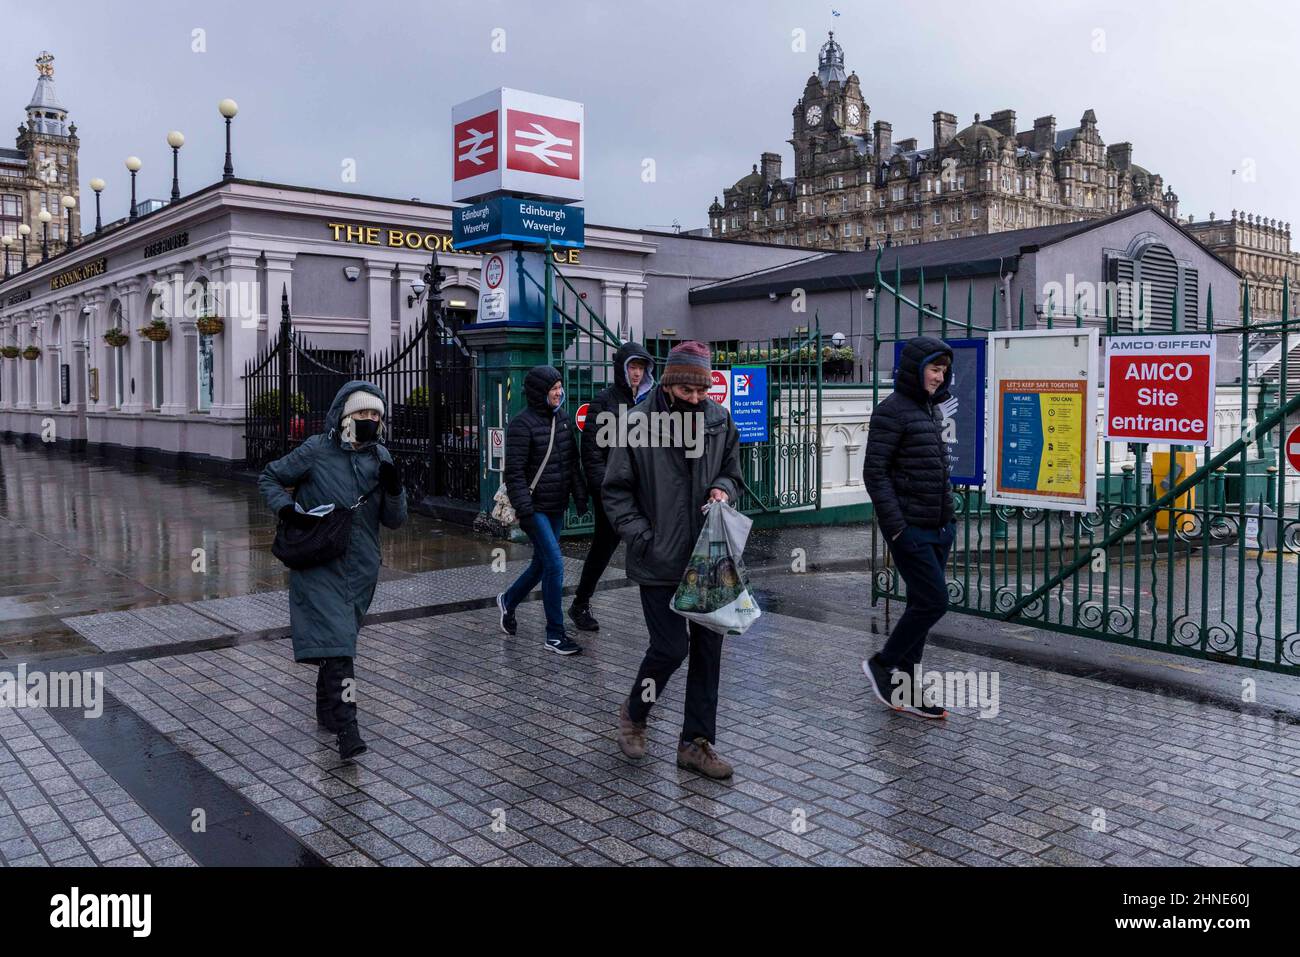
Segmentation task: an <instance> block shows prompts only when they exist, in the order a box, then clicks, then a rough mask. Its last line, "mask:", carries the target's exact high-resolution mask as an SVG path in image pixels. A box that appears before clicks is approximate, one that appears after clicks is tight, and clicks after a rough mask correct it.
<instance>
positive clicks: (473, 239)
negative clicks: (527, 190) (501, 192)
mask: <svg viewBox="0 0 1300 957" xmlns="http://www.w3.org/2000/svg"><path fill="white" fill-rule="evenodd" d="M585 218H586V214H585V212H584V210H583V208H582V207H581V206H563V205H560V204H559V203H543V202H541V201H540V200H536V199H520V198H519V197H517V196H496V197H493V198H492V199H487V200H483V201H482V202H479V203H473V204H471V205H469V206H462V207H460V208H459V209H454V210H452V214H451V244H452V246H453V247H455V248H456V249H477V248H480V247H484V246H489V245H494V244H501V243H510V242H521V243H538V244H544V243H546V242H547V241H548V240H549V241H550V243H551V245H552V246H573V247H577V248H581V247H582V245H583V242H584V235H585V225H586V223H585Z"/></svg>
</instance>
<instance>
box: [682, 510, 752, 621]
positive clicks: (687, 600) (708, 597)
mask: <svg viewBox="0 0 1300 957" xmlns="http://www.w3.org/2000/svg"><path fill="white" fill-rule="evenodd" d="M753 524H754V522H753V520H752V519H750V518H749V517H748V516H746V515H744V514H742V513H741V512H738V511H736V510H735V509H734V508H732V507H731V506H730V505H728V504H727V503H726V502H711V503H710V504H709V507H708V510H707V511H706V513H705V516H704V528H703V529H701V530H700V537H699V538H697V539H696V540H695V548H694V549H692V551H691V559H690V561H689V562H688V563H687V565H686V572H685V574H683V575H682V581H681V584H680V585H678V586H677V591H676V592H675V593H674V594H673V600H672V602H671V603H670V604H669V607H670V608H671V609H672V610H673V611H675V612H677V614H679V615H681V616H682V617H683V618H688V619H690V620H691V621H694V622H698V623H699V624H701V625H703V626H704V627H705V628H708V629H709V630H710V631H716V632H717V633H718V634H720V635H743V634H744V633H745V632H746V631H747V630H748V629H749V626H750V625H752V624H753V623H754V622H756V621H757V620H758V618H759V616H760V615H761V614H762V612H761V611H760V610H759V607H758V603H757V602H756V601H754V594H753V592H752V591H751V590H750V587H749V575H748V574H747V573H746V572H745V563H744V562H743V561H741V558H740V556H741V554H742V553H743V552H744V550H745V542H746V541H747V540H748V539H749V530H750V527H751V526H752V525H753Z"/></svg>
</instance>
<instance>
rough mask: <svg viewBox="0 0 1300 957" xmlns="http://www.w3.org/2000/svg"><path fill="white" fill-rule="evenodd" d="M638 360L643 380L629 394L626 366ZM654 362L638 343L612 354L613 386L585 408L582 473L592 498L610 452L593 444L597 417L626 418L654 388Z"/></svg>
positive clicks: (598, 418)
mask: <svg viewBox="0 0 1300 957" xmlns="http://www.w3.org/2000/svg"><path fill="white" fill-rule="evenodd" d="M636 359H640V360H642V361H643V362H645V364H646V374H645V378H643V379H642V380H641V385H640V387H639V388H638V389H637V392H636V395H633V394H632V386H630V385H629V384H628V381H627V365H628V363H629V362H632V361H633V360H636ZM654 368H655V360H654V357H653V356H651V355H650V353H649V352H647V351H646V350H645V347H644V346H642V345H641V344H640V343H639V342H625V343H623V344H622V345H621V346H619V347H618V350H617V351H616V352H615V353H614V384H613V385H611V386H609V387H608V388H605V389H602V390H601V391H600V392H599V393H598V394H597V395H596V398H594V399H592V400H591V402H589V403H588V404H587V421H586V424H585V425H584V426H583V431H582V472H583V475H584V476H586V479H587V488H589V489H591V491H592V492H593V493H594V494H597V495H599V494H600V486H601V484H602V483H603V482H604V481H605V466H606V465H607V464H608V463H609V449H608V448H604V447H602V446H601V445H600V443H598V442H597V441H596V436H597V435H598V434H599V432H600V414H601V413H602V412H610V413H612V414H614V415H615V416H618V415H626V414H627V410H628V409H630V408H631V407H632V406H634V405H636V404H637V403H638V402H640V401H641V400H642V399H644V398H645V397H646V396H647V395H649V394H650V390H651V389H653V388H654V384H655V377H654Z"/></svg>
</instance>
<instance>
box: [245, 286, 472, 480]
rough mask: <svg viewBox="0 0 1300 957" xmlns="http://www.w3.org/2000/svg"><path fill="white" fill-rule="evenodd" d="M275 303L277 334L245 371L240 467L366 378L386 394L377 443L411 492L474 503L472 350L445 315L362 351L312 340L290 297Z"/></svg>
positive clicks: (262, 456) (256, 463)
mask: <svg viewBox="0 0 1300 957" xmlns="http://www.w3.org/2000/svg"><path fill="white" fill-rule="evenodd" d="M282 309H283V310H284V315H283V316H282V319H281V325H280V335H279V336H278V337H277V338H276V340H275V342H274V343H272V344H271V345H269V346H267V347H266V349H265V350H264V351H263V352H262V353H261V354H259V355H258V356H256V357H255V358H254V360H253V361H251V362H250V363H249V364H248V366H247V368H246V371H245V374H244V395H245V407H246V413H245V462H246V465H247V467H249V468H252V469H260V468H262V467H264V466H265V465H266V464H267V463H268V462H270V461H272V460H274V459H276V458H278V457H280V456H282V455H284V454H285V453H286V452H288V451H290V450H291V449H293V448H295V447H296V446H298V445H299V444H301V443H302V442H303V441H304V440H305V439H306V438H307V437H308V436H310V435H313V434H315V433H318V432H320V431H322V430H323V429H324V425H325V416H326V414H327V413H328V410H329V406H330V403H331V402H332V401H333V398H334V396H335V395H336V394H337V392H338V390H339V388H340V387H341V386H342V385H343V384H344V383H345V382H348V381H350V380H352V379H363V380H365V381H367V382H373V383H374V384H375V385H377V386H378V387H379V388H380V389H381V390H382V391H383V392H384V394H385V396H386V397H387V399H388V415H387V420H386V422H385V436H384V443H385V445H386V446H387V448H388V451H389V453H390V454H391V455H392V456H393V459H394V461H395V462H397V463H398V465H399V466H400V468H401V470H402V476H403V484H404V485H405V487H406V489H407V492H408V494H409V495H410V496H413V497H416V498H423V497H425V496H433V497H446V498H448V499H451V500H458V501H464V502H466V503H474V504H477V502H478V498H479V484H478V472H479V451H478V429H477V413H476V404H475V379H476V377H475V374H474V367H473V353H472V352H470V350H468V349H466V348H464V346H463V344H462V343H461V342H460V341H459V339H458V338H457V336H456V333H455V330H454V329H452V328H450V327H449V325H448V324H447V322H446V321H445V320H439V321H437V322H435V323H432V324H431V323H430V321H429V319H428V318H427V317H426V318H424V319H423V320H422V321H421V322H420V323H418V324H417V325H415V326H413V327H412V328H410V329H408V330H406V331H405V332H404V333H402V334H401V335H400V336H399V338H398V340H397V342H396V343H394V345H393V346H392V347H390V348H388V349H384V350H381V351H380V352H378V353H377V354H375V355H373V356H367V355H366V354H365V353H364V352H361V351H355V350H324V349H319V348H316V347H315V346H314V345H313V343H312V342H311V340H310V339H308V338H307V337H306V336H305V335H304V334H303V333H302V332H301V331H299V330H295V329H293V328H292V322H291V320H290V319H289V317H288V314H287V303H286V304H285V305H284V306H283V307H282ZM282 390H284V391H285V393H286V395H287V396H288V398H287V399H285V398H282V396H281V391H282ZM286 405H287V407H288V414H287V416H286V415H284V414H283V411H284V408H285V406H286Z"/></svg>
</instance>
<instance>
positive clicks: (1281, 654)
mask: <svg viewBox="0 0 1300 957" xmlns="http://www.w3.org/2000/svg"><path fill="white" fill-rule="evenodd" d="M880 258H881V257H880V255H878V256H877V261H876V287H875V288H876V297H875V301H874V312H873V331H874V333H875V336H876V341H877V351H876V353H875V355H874V357H873V359H874V361H873V364H872V369H871V375H872V399H873V408H874V407H875V404H876V403H877V402H878V401H879V399H880V398H881V395H880V393H881V389H882V386H885V385H886V384H887V383H888V384H890V385H892V383H889V381H888V380H887V379H885V378H884V377H882V376H881V375H880V374H879V372H878V370H877V366H878V365H879V364H880V362H879V360H880V355H881V353H880V346H881V345H885V346H888V347H889V348H890V350H891V351H892V343H893V342H896V341H898V340H900V339H907V338H911V337H912V336H913V335H923V334H928V335H938V336H940V337H941V338H948V337H950V336H962V337H966V338H970V337H984V336H987V334H988V331H989V330H990V329H997V328H999V326H1000V324H999V318H998V296H997V294H996V293H995V295H994V297H993V302H992V305H991V307H990V314H989V324H988V325H987V326H982V325H980V324H979V323H977V322H976V319H975V315H974V307H973V298H974V296H973V283H972V284H971V285H970V286H969V287H968V290H967V296H966V309H965V317H964V319H954V318H951V317H950V316H949V312H948V293H949V289H948V282H947V279H946V277H945V279H944V282H943V306H942V308H941V309H940V310H934V309H931V308H927V307H926V306H924V305H923V303H924V299H925V296H924V291H923V290H924V284H925V277H924V274H923V273H921V274H919V275H918V278H917V288H918V293H917V297H916V300H913V299H910V298H908V297H907V296H905V295H903V294H902V293H901V292H900V289H901V287H902V282H901V275H900V273H899V271H898V270H897V269H895V272H894V276H893V282H892V283H891V282H889V281H887V280H886V278H885V277H884V276H883V275H882V274H881V271H880ZM884 295H889V296H891V297H892V299H893V323H892V330H891V329H890V328H889V327H888V325H885V326H883V327H882V324H881V310H882V299H883V297H884ZM1249 295H1250V293H1249V286H1248V285H1247V286H1246V288H1244V289H1243V290H1242V298H1241V322H1240V324H1239V325H1235V326H1229V327H1216V325H1215V319H1214V309H1213V295H1212V290H1211V295H1210V296H1208V297H1207V300H1206V313H1205V315H1204V316H1203V317H1200V319H1199V321H1197V320H1196V319H1195V318H1194V328H1198V329H1203V330H1204V331H1206V332H1207V333H1210V334H1213V335H1215V336H1216V337H1232V338H1233V339H1234V340H1236V341H1237V342H1239V344H1240V347H1241V349H1240V355H1241V360H1240V361H1241V366H1240V374H1239V380H1240V383H1239V386H1238V387H1237V388H1235V389H1234V391H1235V392H1236V393H1237V402H1238V406H1237V413H1238V415H1239V425H1238V424H1235V423H1234V424H1233V425H1232V427H1231V429H1230V431H1231V432H1232V437H1231V440H1230V441H1228V442H1227V443H1226V444H1225V445H1224V446H1223V447H1222V448H1220V449H1216V448H1215V447H1214V446H1210V447H1207V448H1206V449H1205V450H1204V452H1203V453H1201V455H1200V464H1199V465H1198V466H1197V467H1195V468H1193V469H1191V470H1190V474H1186V475H1185V476H1184V477H1181V478H1180V477H1179V475H1178V473H1177V471H1176V469H1175V468H1172V466H1174V465H1175V464H1176V461H1177V460H1176V459H1175V458H1174V457H1173V453H1175V452H1180V451H1186V450H1187V449H1186V447H1179V446H1171V447H1164V448H1165V449H1167V450H1166V451H1155V450H1154V449H1152V448H1151V447H1150V446H1148V445H1146V444H1135V445H1133V446H1132V450H1133V453H1134V458H1135V461H1134V462H1129V461H1120V462H1117V461H1116V455H1115V445H1116V444H1115V443H1111V442H1106V441H1102V443H1101V450H1100V456H1099V458H1100V461H1099V463H1098V466H1099V469H1098V474H1097V475H1096V482H1097V505H1096V508H1095V509H1094V510H1093V511H1092V512H1087V513H1077V512H1064V511H1053V510H1048V509H1042V508H1027V507H1010V506H1002V505H999V506H993V507H991V506H989V504H988V503H987V502H986V501H985V500H984V497H983V493H982V490H981V489H980V488H979V487H975V486H958V487H957V488H955V490H954V500H955V503H956V511H957V520H958V533H957V541H956V543H955V544H954V546H953V549H952V552H951V553H950V555H949V561H948V567H947V575H948V594H949V602H950V607H951V608H952V609H953V610H955V611H959V612H965V613H968V614H973V615H980V616H983V617H988V618H996V619H1000V620H1016V621H1023V622H1025V623H1027V624H1032V625H1035V626H1038V627H1043V628H1048V629H1052V630H1055V631H1062V632H1066V633H1070V634H1076V635H1081V636H1086V637H1091V638H1100V639H1103V640H1106V641H1112V642H1116V643H1120V644H1126V645H1131V646H1135V647H1145V648H1155V649H1158V650H1161V651H1165V652H1170V653H1173V654H1179V655H1186V656H1191V657H1196V658H1201V659H1208V660H1214V661H1224V662H1231V663H1234V664H1240V665H1247V666H1251V667H1256V668H1261V669H1266V670H1271V671H1279V672H1286V673H1291V674H1300V562H1298V561H1297V558H1298V557H1300V506H1298V505H1297V504H1296V501H1295V499H1296V498H1297V496H1296V495H1295V494H1294V490H1295V487H1296V485H1297V484H1300V483H1298V482H1297V480H1296V479H1294V478H1292V479H1289V480H1288V475H1287V469H1288V465H1287V461H1286V450H1285V448H1284V441H1283V440H1284V430H1285V428H1286V426H1287V424H1288V419H1290V418H1292V417H1293V416H1295V415H1296V414H1297V413H1298V412H1300V395H1297V396H1291V395H1289V394H1288V389H1289V385H1288V371H1289V370H1288V368H1287V362H1288V353H1289V351H1290V347H1291V339H1290V337H1291V334H1292V333H1293V331H1294V330H1295V327H1296V321H1295V320H1294V319H1293V318H1290V317H1291V306H1290V299H1291V296H1290V288H1289V284H1286V285H1284V287H1283V295H1282V299H1283V307H1282V315H1283V317H1284V318H1283V319H1282V320H1279V321H1275V322H1268V323H1253V322H1252V321H1251V317H1250V298H1249ZM1105 305H1106V310H1105V316H1104V321H1105V328H1104V332H1105V333H1106V334H1118V333H1120V332H1121V331H1123V332H1124V333H1126V334H1128V333H1130V332H1131V333H1133V334H1142V333H1143V331H1144V330H1150V326H1151V322H1150V305H1149V303H1145V302H1143V301H1142V294H1141V292H1139V295H1138V301H1137V309H1136V313H1135V318H1134V320H1133V326H1134V328H1133V329H1131V330H1130V329H1123V330H1121V328H1120V322H1121V319H1120V317H1119V316H1118V315H1117V310H1116V309H1115V308H1114V303H1113V301H1112V299H1111V296H1110V295H1109V290H1108V294H1107V296H1106V304H1105ZM904 317H906V318H907V319H908V320H909V322H907V323H906V324H905V323H904ZM1063 321H1064V322H1066V323H1068V324H1069V325H1071V326H1074V327H1076V328H1082V327H1083V326H1084V325H1085V323H1084V317H1083V313H1082V310H1081V309H1080V308H1079V307H1078V306H1077V305H1076V309H1075V312H1074V314H1073V316H1069V317H1058V316H1057V315H1056V314H1055V304H1054V303H1052V302H1051V301H1049V303H1048V305H1047V308H1046V310H1045V314H1044V315H1043V316H1042V317H1041V319H1040V317H1038V316H1037V315H1034V316H1033V317H1032V318H1031V320H1030V321H1029V323H1028V324H1027V323H1026V317H1025V304H1024V298H1023V294H1022V296H1021V298H1020V301H1019V303H1018V307H1017V315H1016V320H1015V328H1020V329H1025V328H1035V327H1038V326H1040V325H1041V326H1043V327H1046V328H1060V324H1061V322H1063ZM1002 322H1003V324H1005V319H1004V320H1002ZM1185 326H1186V317H1185V316H1184V315H1183V310H1182V306H1181V304H1180V303H1179V302H1178V300H1177V298H1176V297H1175V300H1174V303H1173V308H1172V327H1173V328H1172V331H1174V332H1178V331H1180V330H1182V329H1183V328H1185ZM1260 332H1269V333H1271V334H1272V335H1274V336H1278V337H1280V343H1279V344H1280V347H1281V352H1280V355H1281V359H1280V365H1279V368H1278V371H1279V373H1280V374H1279V375H1278V376H1277V385H1276V390H1275V392H1274V387H1273V386H1272V385H1271V384H1270V383H1266V382H1264V381H1263V377H1262V376H1260V375H1258V374H1255V373H1253V372H1252V361H1251V356H1250V342H1249V338H1248V337H1249V336H1250V335H1251V334H1253V333H1254V334H1257V333H1260ZM891 333H892V334H891ZM1152 334H1158V333H1157V332H1154V331H1153V332H1152ZM1252 379H1253V380H1254V381H1252ZM987 414H989V413H986V415H987ZM1093 414H1096V413H1095V410H1093ZM1217 415H1218V413H1217V412H1216V417H1217ZM1216 424H1217V423H1216ZM1223 431H1227V430H1226V429H1220V428H1216V434H1221V433H1222V432H1223ZM1148 461H1150V463H1151V464H1152V465H1155V464H1156V463H1161V464H1165V465H1168V466H1170V467H1171V468H1169V469H1168V471H1170V472H1171V473H1172V477H1171V478H1169V479H1167V480H1165V481H1164V482H1162V483H1161V484H1160V485H1154V484H1152V483H1150V482H1148V481H1147V480H1146V479H1145V477H1144V472H1145V470H1146V466H1147V463H1148ZM1117 465H1118V468H1116V466H1117ZM1154 471H1155V470H1154V469H1153V474H1154ZM1288 486H1290V487H1291V489H1292V494H1288ZM905 597H906V591H905V588H904V585H903V583H902V581H901V578H900V576H899V575H898V574H897V571H896V569H895V568H894V567H893V566H892V563H891V562H890V560H889V554H888V549H887V548H886V547H885V544H884V541H883V536H881V535H880V533H879V530H878V529H877V528H876V526H875V524H874V522H873V524H872V601H873V603H875V602H877V601H878V600H879V599H881V598H884V599H885V600H886V601H887V602H888V601H894V600H899V599H903V598H905Z"/></svg>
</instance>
